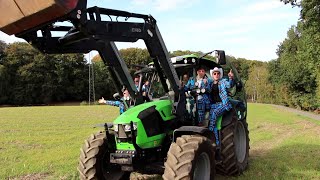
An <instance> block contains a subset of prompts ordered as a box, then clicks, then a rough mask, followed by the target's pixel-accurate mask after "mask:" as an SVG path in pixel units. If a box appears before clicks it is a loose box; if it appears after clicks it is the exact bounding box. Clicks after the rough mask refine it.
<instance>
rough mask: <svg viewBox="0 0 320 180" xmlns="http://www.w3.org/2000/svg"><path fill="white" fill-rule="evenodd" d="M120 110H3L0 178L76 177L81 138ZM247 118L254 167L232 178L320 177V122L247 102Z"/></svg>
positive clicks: (35, 108)
mask: <svg viewBox="0 0 320 180" xmlns="http://www.w3.org/2000/svg"><path fill="white" fill-rule="evenodd" d="M118 113H119V111H118V109H117V108H115V107H110V106H54V107H19V108H0V162H1V163H0V179H9V178H10V179H14V178H16V179H21V178H25V177H31V178H32V177H33V176H34V177H35V178H36V177H40V178H39V179H78V174H77V170H76V168H77V165H78V157H79V148H80V147H81V146H82V143H83V140H84V139H86V138H87V137H88V136H89V135H90V134H91V133H94V132H97V131H98V130H99V128H96V129H94V128H92V127H93V126H94V125H95V124H99V123H103V122H108V121H112V120H113V119H114V118H115V117H116V116H117V115H118ZM248 122H249V130H250V139H251V141H250V146H251V149H250V159H249V160H250V166H249V168H248V170H247V171H246V172H244V174H243V175H241V176H239V177H236V178H232V179H320V162H319V157H320V122H319V121H315V120H311V119H309V118H305V117H304V116H299V115H294V114H291V113H289V112H287V111H282V110H281V109H278V108H275V107H273V106H272V105H263V104H249V108H248ZM228 178H230V177H228ZM218 179H225V177H223V176H219V177H218Z"/></svg>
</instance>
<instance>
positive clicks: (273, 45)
mask: <svg viewBox="0 0 320 180" xmlns="http://www.w3.org/2000/svg"><path fill="white" fill-rule="evenodd" d="M92 6H99V7H104V8H110V9H119V10H124V11H130V12H134V13H140V14H151V15H152V16H153V17H154V18H155V19H156V20H157V24H158V27H159V29H160V32H161V35H162V37H163V40H164V42H165V44H166V47H167V49H168V50H169V51H175V50H191V51H202V52H208V51H211V50H215V49H220V50H225V52H226V54H227V55H231V56H234V57H236V58H246V59H251V60H261V61H269V60H272V59H276V58H277V55H276V50H277V48H278V45H279V44H280V43H281V42H282V41H283V40H284V39H285V38H286V36H287V31H288V30H289V28H290V27H291V26H292V25H296V24H297V21H298V20H299V14H300V9H299V8H297V7H295V8H292V7H291V6H289V5H284V4H283V3H282V2H280V0H121V1H120V0H88V7H92ZM0 40H3V41H5V42H7V43H12V42H15V41H24V40H22V39H18V38H16V37H14V36H8V35H6V34H4V33H3V32H0ZM116 44H117V46H118V48H119V49H122V48H128V47H139V48H145V47H146V46H145V45H144V43H143V41H138V42H136V43H116Z"/></svg>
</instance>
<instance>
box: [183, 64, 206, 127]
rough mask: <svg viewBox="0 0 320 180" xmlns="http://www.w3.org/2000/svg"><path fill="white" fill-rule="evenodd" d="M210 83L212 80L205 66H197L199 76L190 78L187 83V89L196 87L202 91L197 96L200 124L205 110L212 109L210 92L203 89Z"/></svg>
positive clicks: (200, 124)
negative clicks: (207, 74)
mask: <svg viewBox="0 0 320 180" xmlns="http://www.w3.org/2000/svg"><path fill="white" fill-rule="evenodd" d="M208 84H212V80H211V79H209V78H208V77H207V76H206V70H205V67H204V66H199V67H198V68H197V77H196V79H194V78H192V77H191V78H190V79H189V81H188V82H187V84H186V85H185V90H192V89H194V88H199V89H200V93H199V95H198V96H197V99H196V103H197V106H196V107H197V110H198V123H199V124H198V125H199V126H202V124H203V121H204V119H205V111H206V110H209V109H210V100H209V94H208V93H207V91H204V92H203V91H201V90H202V89H206V88H207V87H208V86H207V85H208Z"/></svg>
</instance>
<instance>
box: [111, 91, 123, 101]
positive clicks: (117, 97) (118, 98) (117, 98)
mask: <svg viewBox="0 0 320 180" xmlns="http://www.w3.org/2000/svg"><path fill="white" fill-rule="evenodd" d="M113 98H114V99H115V100H117V101H119V100H120V99H121V97H120V94H119V93H114V94H113Z"/></svg>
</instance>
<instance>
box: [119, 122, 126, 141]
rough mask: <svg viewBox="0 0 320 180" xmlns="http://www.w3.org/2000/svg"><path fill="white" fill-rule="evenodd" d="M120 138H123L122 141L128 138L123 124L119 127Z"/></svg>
mask: <svg viewBox="0 0 320 180" xmlns="http://www.w3.org/2000/svg"><path fill="white" fill-rule="evenodd" d="M118 138H121V139H123V138H128V136H127V134H126V132H125V130H124V125H122V124H119V125H118Z"/></svg>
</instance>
